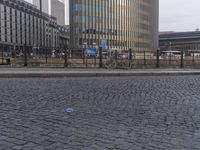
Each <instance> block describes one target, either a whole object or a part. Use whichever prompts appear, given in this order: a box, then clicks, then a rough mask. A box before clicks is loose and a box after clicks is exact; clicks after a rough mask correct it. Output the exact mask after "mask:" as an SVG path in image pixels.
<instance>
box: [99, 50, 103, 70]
mask: <svg viewBox="0 0 200 150" xmlns="http://www.w3.org/2000/svg"><path fill="white" fill-rule="evenodd" d="M99 67H100V68H102V67H103V61H102V47H99Z"/></svg>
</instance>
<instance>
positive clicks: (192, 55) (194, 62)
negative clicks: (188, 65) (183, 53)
mask: <svg viewBox="0 0 200 150" xmlns="http://www.w3.org/2000/svg"><path fill="white" fill-rule="evenodd" d="M192 63H193V66H194V65H195V61H194V53H193V55H192Z"/></svg>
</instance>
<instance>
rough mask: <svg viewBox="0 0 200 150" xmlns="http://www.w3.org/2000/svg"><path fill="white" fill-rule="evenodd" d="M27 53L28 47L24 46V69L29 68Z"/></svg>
mask: <svg viewBox="0 0 200 150" xmlns="http://www.w3.org/2000/svg"><path fill="white" fill-rule="evenodd" d="M27 65H28V63H27V51H26V45H24V67H27Z"/></svg>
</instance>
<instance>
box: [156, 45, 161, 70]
mask: <svg viewBox="0 0 200 150" xmlns="http://www.w3.org/2000/svg"><path fill="white" fill-rule="evenodd" d="M159 56H160V50H159V49H158V50H157V52H156V68H160V59H159Z"/></svg>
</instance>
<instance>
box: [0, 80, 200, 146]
mask: <svg viewBox="0 0 200 150" xmlns="http://www.w3.org/2000/svg"><path fill="white" fill-rule="evenodd" d="M199 87H200V76H172V77H171V76H167V77H166V76H163V77H120V78H119V77H101V78H96V77H95V78H93V77H91V78H70V79H69V78H25V79H23V78H17V79H16V78H6V79H5V78H1V79H0V150H200V100H199V97H200V90H199ZM68 107H72V108H74V112H73V113H67V112H65V110H66V108H68Z"/></svg>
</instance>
